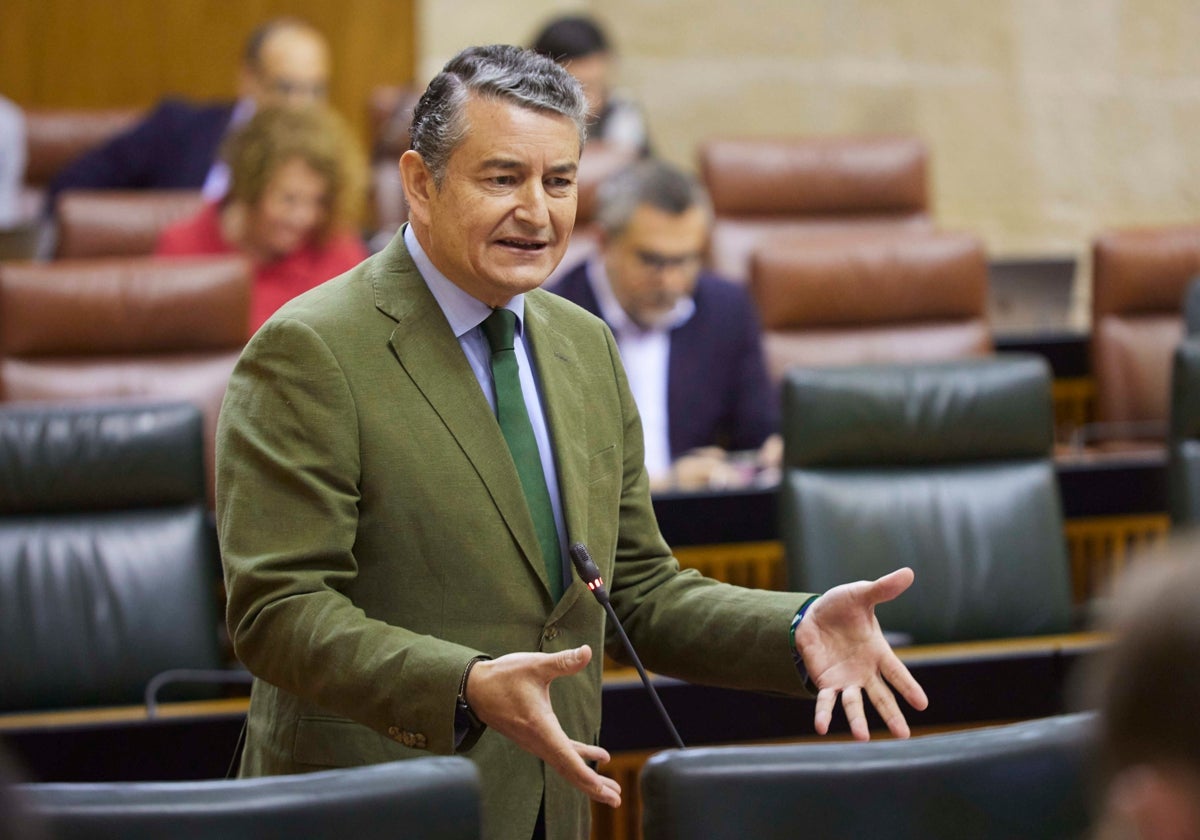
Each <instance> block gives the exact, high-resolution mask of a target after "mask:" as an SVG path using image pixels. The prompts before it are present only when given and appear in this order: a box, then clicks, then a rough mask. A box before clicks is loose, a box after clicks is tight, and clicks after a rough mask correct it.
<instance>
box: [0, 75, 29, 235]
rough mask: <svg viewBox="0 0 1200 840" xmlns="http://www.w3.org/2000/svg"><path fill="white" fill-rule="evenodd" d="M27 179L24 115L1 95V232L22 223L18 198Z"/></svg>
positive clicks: (16, 106)
mask: <svg viewBox="0 0 1200 840" xmlns="http://www.w3.org/2000/svg"><path fill="white" fill-rule="evenodd" d="M24 178H25V114H24V112H22V110H21V108H20V107H19V106H18V105H17V104H16V103H14V102H12V101H11V100H9V99H5V98H4V97H3V96H0V229H3V228H10V227H13V226H15V225H16V224H17V223H18V222H20V221H22V220H21V218H20V215H21V214H20V207H19V200H18V199H19V198H20V193H21V182H22V181H23V180H24Z"/></svg>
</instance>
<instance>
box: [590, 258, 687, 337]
mask: <svg viewBox="0 0 1200 840" xmlns="http://www.w3.org/2000/svg"><path fill="white" fill-rule="evenodd" d="M587 279H588V283H589V284H590V285H591V287H592V293H593V294H595V295H596V303H597V305H598V306H599V307H600V317H601V318H603V319H604V320H605V321H606V322H608V325H609V326H610V327H612V331H613V332H614V333H638V334H641V335H650V334H653V333H668V332H670V331H671V330H676V329H679V328H680V327H682V326H683V325H684V324H686V323H687V322H688V321H689V320H690V319H691V317H692V315H693V314H694V313H695V312H696V301H695V300H693V299H692V297H691V296H690V295H689V296H687V297H682V298H680V299H679V300H677V301H676V302H675V306H674V308H673V309H672V310H671V312H670V314H669V315H668V316H667V317H666V318H665V319H663V321H662V323H660V324H658V325H657V326H653V327H650V328H649V329H646V328H644V327H642V326H641V325H640V324H638V323H636V322H635V321H634V320H633V319H632V318H630V317H629V314H628V313H627V312H626V311H625V307H623V306H621V303H620V301H618V300H617V295H616V293H615V292H614V291H613V289H612V282H611V281H610V280H609V279H608V269H607V268H605V265H604V257H603V255H601V254H594V255H592V256H591V257H589V258H588V261H587Z"/></svg>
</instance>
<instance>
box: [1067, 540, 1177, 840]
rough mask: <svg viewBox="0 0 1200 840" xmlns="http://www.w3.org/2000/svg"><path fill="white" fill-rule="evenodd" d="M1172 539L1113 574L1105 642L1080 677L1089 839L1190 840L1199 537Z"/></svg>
mask: <svg viewBox="0 0 1200 840" xmlns="http://www.w3.org/2000/svg"><path fill="white" fill-rule="evenodd" d="M1172 540H1173V542H1172V543H1171V544H1170V545H1169V547H1168V549H1167V551H1166V552H1165V554H1164V555H1163V556H1158V555H1156V554H1149V555H1146V556H1144V557H1142V558H1141V559H1140V561H1139V562H1137V563H1136V564H1133V565H1131V566H1130V569H1129V572H1128V573H1126V574H1125V575H1124V576H1123V577H1122V578H1121V580H1120V581H1119V584H1118V586H1117V588H1116V589H1115V598H1114V599H1113V600H1112V604H1113V610H1112V615H1111V616H1110V617H1109V621H1108V628H1107V629H1110V630H1112V631H1113V633H1114V636H1115V637H1114V641H1113V644H1112V647H1111V648H1110V649H1108V650H1106V651H1104V652H1103V653H1101V654H1099V655H1098V659H1097V660H1096V662H1095V663H1093V668H1092V671H1091V672H1090V673H1089V675H1088V676H1089V677H1090V679H1089V680H1088V681H1087V682H1086V683H1085V684H1086V686H1087V690H1088V696H1087V700H1088V701H1089V705H1095V706H1097V707H1098V708H1099V715H1100V739H1099V741H1100V759H1101V762H1100V768H1101V771H1102V779H1103V782H1104V787H1103V803H1104V807H1103V814H1102V816H1101V819H1100V824H1099V826H1098V829H1097V831H1096V833H1095V837H1096V838H1097V840H1125V839H1126V838H1139V840H1200V714H1198V713H1197V709H1200V607H1198V606H1197V605H1200V562H1198V558H1197V552H1200V541H1197V535H1196V534H1194V533H1193V534H1189V535H1188V536H1186V537H1184V538H1182V539H1181V538H1179V537H1177V536H1176V537H1172Z"/></svg>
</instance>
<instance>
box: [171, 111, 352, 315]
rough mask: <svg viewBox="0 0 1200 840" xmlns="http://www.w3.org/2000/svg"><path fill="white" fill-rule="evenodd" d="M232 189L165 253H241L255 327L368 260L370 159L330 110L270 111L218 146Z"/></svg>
mask: <svg viewBox="0 0 1200 840" xmlns="http://www.w3.org/2000/svg"><path fill="white" fill-rule="evenodd" d="M221 156H222V160H223V161H224V162H225V163H226V164H227V165H228V167H229V172H230V182H229V190H228V192H227V193H226V194H225V196H224V197H223V198H222V199H220V200H219V201H215V202H210V203H208V204H207V205H206V206H205V207H204V209H203V210H201V211H200V213H198V214H197V215H196V216H193V217H192V218H190V219H184V220H182V221H180V222H177V223H175V224H173V225H171V226H170V227H168V228H167V229H166V230H164V231H163V233H162V235H161V237H160V238H159V242H158V246H157V248H156V251H155V253H157V254H159V255H163V256H186V255H199V254H229V253H241V254H245V255H246V256H248V257H249V258H250V259H251V260H252V262H253V263H254V267H255V271H254V289H253V293H252V296H251V304H250V320H251V323H250V329H251V331H254V330H257V329H258V327H259V326H261V325H262V323H263V321H265V320H266V319H267V318H268V317H269V316H270V315H271V314H272V313H273V312H274V311H275V310H276V309H278V308H279V307H280V306H281V305H282V304H283V303H285V302H286V301H288V300H290V299H291V298H293V297H295V296H296V295H298V294H300V293H301V292H304V291H307V290H308V289H311V288H313V287H314V286H317V285H319V284H320V283H323V282H324V281H326V280H328V279H330V278H331V277H334V276H336V275H338V274H341V273H342V272H343V271H346V270H348V269H350V268H352V267H353V266H355V265H357V264H358V263H359V262H361V261H362V260H363V259H364V258H365V257H366V255H367V251H366V248H365V246H364V245H363V242H362V239H361V237H360V236H359V233H358V229H357V224H358V221H359V217H360V215H361V212H362V210H363V205H364V200H365V199H364V196H365V187H366V161H365V157H364V155H363V153H362V150H361V149H360V148H359V147H358V145H357V143H356V142H355V141H354V139H353V137H352V135H351V133H350V131H349V129H348V127H347V126H346V124H345V122H344V121H343V120H342V119H341V118H340V117H339V116H338V115H337V114H335V113H334V112H333V111H331V110H329V109H328V108H324V107H311V108H302V109H296V108H288V107H274V108H264V109H262V110H260V111H258V112H257V113H256V114H255V115H254V116H253V117H252V118H251V119H250V121H249V122H248V123H246V124H245V125H244V126H243V127H242V128H241V129H239V130H238V131H237V132H236V133H234V134H233V135H231V136H230V138H229V140H228V141H227V142H226V143H225V145H224V146H223V148H222V152H221Z"/></svg>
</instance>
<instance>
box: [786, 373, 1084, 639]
mask: <svg viewBox="0 0 1200 840" xmlns="http://www.w3.org/2000/svg"><path fill="white" fill-rule="evenodd" d="M783 402H784V431H783V435H784V471H783V480H782V485H781V490H780V505H779V507H780V515H781V518H782V522H781V533H782V535H783V539H784V545H785V551H786V556H787V568H788V576H789V583H790V586H791V588H793V589H796V590H801V591H811V592H820V591H823V590H826V589H828V588H830V587H832V586H834V585H836V584H839V583H844V582H847V581H853V580H860V579H872V578H875V577H878V576H879V575H881V574H884V573H886V572H889V571H891V570H892V569H895V568H898V567H900V566H911V567H912V568H913V570H914V571H915V572H916V582H915V583H914V585H913V586H912V588H910V589H909V590H908V591H907V592H905V593H904V595H903V596H902V597H901V598H899V599H897V600H896V601H894V602H891V603H887V604H882V605H880V606H879V608H878V612H877V614H878V616H879V621H880V624H881V625H882V626H883V628H884V630H885V631H888V632H892V633H896V634H897V635H899V636H900V637H901V638H905V640H906V641H912V642H915V643H918V644H922V643H934V642H946V641H959V640H968V639H987V638H998V637H1006V636H1029V635H1040V634H1049V633H1059V632H1065V631H1068V630H1070V629H1071V626H1072V602H1071V599H1072V595H1071V588H1070V568H1069V564H1068V558H1067V550H1066V541H1065V537H1064V534H1063V518H1062V508H1061V503H1060V500H1059V495H1058V484H1057V481H1056V479H1055V473H1054V466H1053V462H1052V455H1051V452H1052V446H1053V420H1052V411H1053V409H1052V404H1051V396H1050V371H1049V369H1048V367H1047V366H1046V364H1045V362H1044V361H1043V360H1042V359H1041V358H1040V357H1036V356H1023V355H1014V356H996V357H990V358H985V359H973V360H964V361H955V362H942V363H926V364H896V365H872V366H860V367H844V368H822V369H816V368H794V369H792V370H791V371H789V373H788V375H787V377H786V379H785V382H784V394H783Z"/></svg>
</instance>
